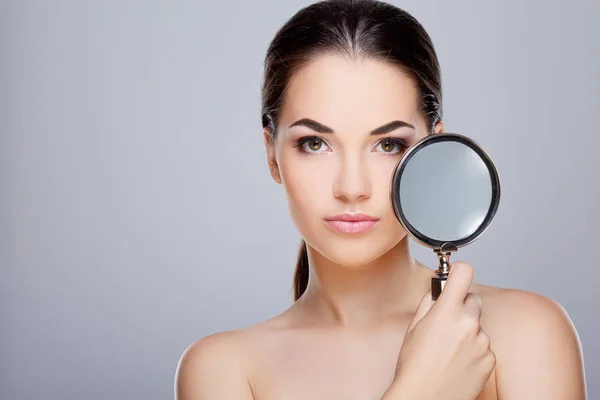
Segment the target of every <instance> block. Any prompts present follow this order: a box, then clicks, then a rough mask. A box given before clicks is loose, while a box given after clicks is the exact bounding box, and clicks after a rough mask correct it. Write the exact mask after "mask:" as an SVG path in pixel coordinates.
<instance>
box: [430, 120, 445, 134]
mask: <svg viewBox="0 0 600 400" xmlns="http://www.w3.org/2000/svg"><path fill="white" fill-rule="evenodd" d="M445 131H446V129H445V127H444V123H443V122H442V121H440V122H438V123H437V124H435V127H434V128H433V133H434V134H436V133H444V132H445Z"/></svg>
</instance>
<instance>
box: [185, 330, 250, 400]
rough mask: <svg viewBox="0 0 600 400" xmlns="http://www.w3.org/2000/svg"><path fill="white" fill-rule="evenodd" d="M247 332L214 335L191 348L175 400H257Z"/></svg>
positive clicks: (199, 340) (187, 353)
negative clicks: (254, 394) (248, 354)
mask: <svg viewBox="0 0 600 400" xmlns="http://www.w3.org/2000/svg"><path fill="white" fill-rule="evenodd" d="M246 336H247V333H246V331H245V330H243V329H241V330H234V331H225V332H218V333H213V334H211V335H208V336H205V337H202V338H200V339H198V340H196V341H195V342H194V343H192V344H190V345H189V346H188V347H187V348H186V349H185V351H184V352H183V354H182V355H181V358H180V359H179V363H178V365H177V371H176V376H175V399H177V400H192V399H193V400H204V399H211V400H217V399H240V400H253V399H254V397H253V395H252V389H251V387H250V383H249V381H248V357H247V351H246V350H245V349H246V346H245V345H244V343H245V337H246Z"/></svg>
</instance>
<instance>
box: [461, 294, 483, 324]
mask: <svg viewBox="0 0 600 400" xmlns="http://www.w3.org/2000/svg"><path fill="white" fill-rule="evenodd" d="M482 306H483V302H482V301H481V297H480V296H479V295H478V294H477V293H473V292H469V293H467V295H466V296H465V311H466V312H467V313H469V314H470V315H471V316H473V317H474V318H477V319H480V318H481V310H482V309H483V308H482Z"/></svg>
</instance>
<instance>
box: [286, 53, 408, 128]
mask: <svg viewBox="0 0 600 400" xmlns="http://www.w3.org/2000/svg"><path fill="white" fill-rule="evenodd" d="M304 117H306V118H312V119H316V120H317V121H319V122H323V123H324V124H327V125H329V126H331V127H332V128H334V129H344V128H346V127H350V126H352V127H354V128H356V127H360V128H364V129H368V130H370V129H372V128H373V127H376V126H380V125H381V124H382V123H385V122H388V121H390V120H394V119H400V120H404V121H406V122H409V123H413V125H415V126H416V124H417V122H418V121H417V120H418V119H419V115H418V92H417V89H416V87H415V84H414V81H413V80H412V79H411V78H410V77H409V76H408V75H407V74H406V73H404V72H403V71H402V70H401V69H400V68H399V67H397V66H394V65H391V64H389V63H386V62H383V61H379V60H374V59H360V60H350V59H348V58H346V57H343V56H340V55H333V54H328V55H323V56H320V57H318V58H316V59H314V60H312V61H311V62H309V63H308V64H306V65H305V66H304V67H303V68H302V69H300V70H299V71H298V72H297V73H296V75H295V76H294V77H293V78H292V79H291V80H290V82H289V83H288V88H287V91H286V96H285V99H284V104H283V110H282V115H281V119H282V121H284V120H289V119H294V118H296V119H297V118H304Z"/></svg>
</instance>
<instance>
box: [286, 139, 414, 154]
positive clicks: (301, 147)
mask: <svg viewBox="0 0 600 400" xmlns="http://www.w3.org/2000/svg"><path fill="white" fill-rule="evenodd" d="M311 140H317V141H319V142H322V143H324V144H326V142H325V141H324V140H323V139H321V138H320V137H318V136H304V137H302V138H300V139H298V140H297V141H296V143H295V144H293V145H292V147H294V148H299V151H301V152H302V153H305V154H309V155H314V154H319V153H321V151H308V150H306V149H305V148H304V145H305V144H307V143H308V142H310V141H311ZM386 141H389V142H392V143H394V144H395V145H397V146H399V147H400V149H399V150H398V151H396V152H393V153H392V152H385V151H383V152H381V153H384V154H387V155H390V156H393V155H396V154H398V153H401V152H403V151H404V150H406V149H407V148H408V147H409V146H408V145H407V144H406V142H405V141H404V140H402V139H398V138H393V137H386V138H383V139H381V140H380V141H379V142H377V145H376V146H375V147H377V146H379V145H381V144H382V143H384V142H386ZM326 145H327V144H326ZM327 146H329V145H327Z"/></svg>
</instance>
